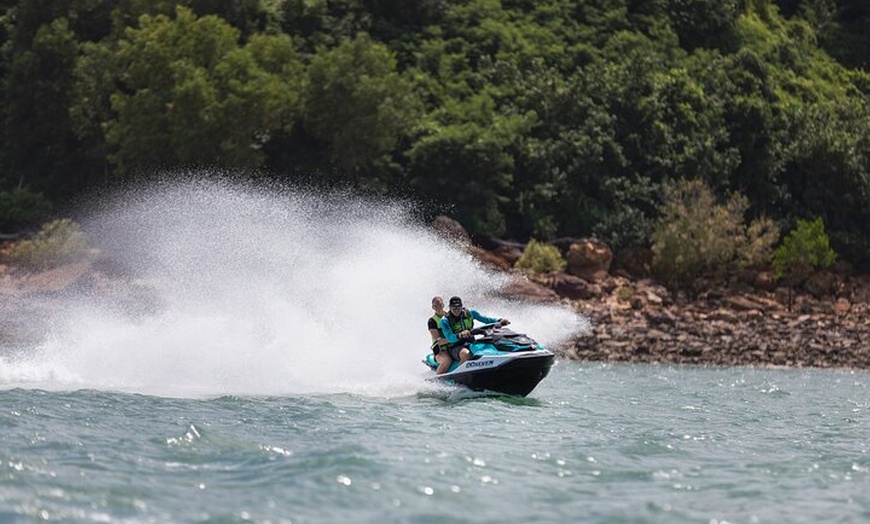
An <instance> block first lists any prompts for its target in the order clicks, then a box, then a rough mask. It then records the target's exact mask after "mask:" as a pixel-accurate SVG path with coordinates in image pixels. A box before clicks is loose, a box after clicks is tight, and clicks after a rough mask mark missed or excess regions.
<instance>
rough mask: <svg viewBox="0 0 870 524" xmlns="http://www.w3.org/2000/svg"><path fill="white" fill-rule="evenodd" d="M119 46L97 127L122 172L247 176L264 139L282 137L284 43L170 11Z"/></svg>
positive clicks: (295, 81)
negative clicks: (117, 86) (161, 168)
mask: <svg viewBox="0 0 870 524" xmlns="http://www.w3.org/2000/svg"><path fill="white" fill-rule="evenodd" d="M140 25H141V28H139V29H133V28H129V29H127V30H126V32H125V35H124V38H123V39H121V40H120V41H119V42H118V51H117V55H116V64H117V66H116V67H117V74H118V78H119V80H120V82H121V83H122V84H123V89H121V90H116V91H115V92H113V93H112V95H111V97H110V100H111V108H112V111H113V112H114V113H115V114H117V117H115V118H112V119H110V120H109V121H108V122H105V127H106V140H107V141H108V143H109V145H110V146H113V148H114V149H115V151H116V152H115V153H114V154H113V155H112V159H113V160H114V161H115V163H116V164H117V166H118V168H119V170H120V171H121V172H124V171H128V170H130V169H133V170H135V169H136V168H141V167H153V166H158V165H165V164H170V165H173V164H174V165H177V164H188V165H189V164H206V165H210V164H218V165H231V166H242V167H256V166H259V165H260V164H261V163H262V162H263V154H262V146H263V143H264V141H265V140H267V139H268V137H269V136H270V133H273V132H276V131H280V130H282V129H285V128H287V127H289V126H290V125H291V124H292V122H293V117H294V115H295V112H296V111H297V107H298V104H299V89H300V87H299V86H300V84H301V81H302V76H301V65H300V64H299V62H298V61H297V59H296V57H295V52H294V50H293V44H292V41H291V40H290V38H289V37H287V36H286V35H276V36H268V35H255V36H253V37H252V38H251V39H250V41H249V42H248V43H247V44H246V45H244V46H240V45H239V43H238V41H239V32H238V30H236V29H234V28H233V27H231V26H229V25H228V24H227V23H226V22H224V21H223V20H221V19H220V18H218V17H215V16H205V17H202V18H197V17H196V16H195V15H194V14H193V13H192V12H191V11H189V10H187V9H185V8H181V7H179V8H178V9H177V11H176V15H175V18H174V19H171V18H169V17H167V16H164V15H158V16H153V17H152V16H148V15H145V16H143V17H142V18H141V19H140Z"/></svg>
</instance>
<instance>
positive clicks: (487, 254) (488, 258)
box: [465, 244, 513, 271]
mask: <svg viewBox="0 0 870 524" xmlns="http://www.w3.org/2000/svg"><path fill="white" fill-rule="evenodd" d="M465 249H466V250H467V251H468V252H469V253H471V256H473V257H474V258H475V259H476V260H478V261H479V262H481V263H483V264H485V265H487V266H490V267H492V268H494V269H498V270H501V271H507V270H509V269H510V268H511V267H513V264H511V263H510V262H508V261H507V260H505V259H504V257H501V256H499V255H498V254H497V253H495V252H493V251H487V250H485V249H483V248H481V247H478V246H475V245H471V244H470V245H468V246H466V248H465Z"/></svg>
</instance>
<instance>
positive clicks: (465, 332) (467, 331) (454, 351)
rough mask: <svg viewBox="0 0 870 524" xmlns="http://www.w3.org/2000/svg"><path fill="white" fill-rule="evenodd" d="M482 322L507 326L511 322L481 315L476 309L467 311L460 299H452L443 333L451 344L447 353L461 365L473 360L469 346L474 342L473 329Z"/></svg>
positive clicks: (443, 325) (444, 321)
mask: <svg viewBox="0 0 870 524" xmlns="http://www.w3.org/2000/svg"><path fill="white" fill-rule="evenodd" d="M475 320H477V321H480V322H483V323H484V324H498V325H499V326H506V325H508V324H510V321H509V320H508V319H506V318H492V317H487V316H485V315H481V314H480V313H479V312H478V311H477V310H476V309H466V308H464V307H462V299H461V298H459V297H451V298H450V309H449V311H448V312H447V314H446V315H444V317H443V318H442V319H441V333H443V335H444V338H445V339H447V342H448V343H449V344H450V346H449V348H448V349H447V351H448V352H449V354H450V358H452V359H453V360H458V361H459V363H460V364H462V363H463V362H465V361H466V360H468V359H469V358H471V349H470V348H469V346H470V345H471V342H472V341H473V340H474V337H473V336H472V334H471V329H472V328H473V327H474V321H475Z"/></svg>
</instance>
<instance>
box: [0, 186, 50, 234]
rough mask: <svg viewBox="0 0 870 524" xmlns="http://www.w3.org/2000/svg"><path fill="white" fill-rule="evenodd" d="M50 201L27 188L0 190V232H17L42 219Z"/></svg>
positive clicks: (45, 215)
mask: <svg viewBox="0 0 870 524" xmlns="http://www.w3.org/2000/svg"><path fill="white" fill-rule="evenodd" d="M49 211H51V203H50V202H49V201H48V200H47V199H46V198H45V197H44V196H43V195H42V194H41V193H35V192H33V191H30V190H28V189H14V190H12V191H0V232H7V233H8V232H17V231H19V230H21V229H22V228H25V227H28V226H31V225H34V224H37V223H39V222H40V221H42V220H44V219H45V218H46V217H47V216H48V213H49Z"/></svg>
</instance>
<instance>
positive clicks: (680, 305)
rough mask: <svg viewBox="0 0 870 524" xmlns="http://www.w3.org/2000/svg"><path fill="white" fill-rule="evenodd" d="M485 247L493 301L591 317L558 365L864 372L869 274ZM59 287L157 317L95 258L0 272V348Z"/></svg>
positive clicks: (29, 332)
mask: <svg viewBox="0 0 870 524" xmlns="http://www.w3.org/2000/svg"><path fill="white" fill-rule="evenodd" d="M451 238H456V237H455V236H454V235H451ZM487 247H488V249H484V248H483V247H480V246H479V245H474V244H471V243H470V242H467V241H466V242H465V248H466V249H467V250H468V251H469V253H470V254H471V255H472V256H473V257H475V258H476V259H477V260H478V261H479V262H480V263H481V264H482V265H484V266H486V267H489V268H490V269H494V270H497V271H500V272H505V273H507V274H508V275H509V276H510V278H509V279H508V280H509V283H508V284H507V285H506V286H504V288H503V289H502V290H501V291H500V295H502V296H503V297H506V298H510V299H515V300H524V301H531V302H538V303H562V304H564V305H565V306H566V307H570V308H572V309H574V310H575V311H577V312H578V313H580V314H582V315H584V316H585V317H587V318H588V319H589V320H590V321H591V323H592V329H591V331H590V332H588V333H582V334H578V335H577V336H575V337H574V338H572V339H570V340H568V341H566V342H565V343H564V344H562V345H561V347H559V348H557V351H558V352H559V354H560V356H561V357H562V358H568V359H573V360H580V361H604V362H642V363H654V362H659V363H671V364H689V365H702V366H785V367H797V368H800V367H817V368H849V369H860V370H870V276H856V275H851V274H849V273H848V271H846V270H842V271H839V272H838V271H825V272H822V273H820V274H818V275H815V276H814V277H813V278H812V279H811V280H810V281H808V282H807V284H806V285H805V288H804V289H802V290H801V291H800V292H798V293H797V294H796V295H794V296H790V295H789V292H788V290H787V289H785V288H782V287H777V286H776V283H775V282H774V280H773V279H772V277H771V275H770V274H765V273H764V272H756V273H748V274H746V275H743V277H742V278H741V279H739V280H738V281H736V282H732V284H731V285H729V286H728V287H726V288H721V289H720V288H715V289H711V290H709V291H707V292H706V293H703V294H701V295H700V296H698V297H694V298H689V297H687V296H685V295H684V294H674V293H672V292H670V291H669V290H668V289H666V288H665V287H663V286H661V285H659V284H657V283H656V282H655V281H653V280H651V279H645V278H633V277H632V276H631V275H630V273H629V272H628V271H627V270H626V269H625V268H624V267H620V268H618V269H611V267H610V266H611V258H610V257H611V255H609V250H608V249H606V246H602V245H601V244H600V243H597V241H595V240H594V239H588V240H580V241H572V242H569V243H568V245H567V248H566V250H567V252H568V253H569V255H571V254H572V253H573V256H569V266H568V268H567V269H566V271H562V272H556V273H548V274H543V275H541V274H531V273H525V272H522V271H519V270H516V269H513V263H514V262H515V261H516V259H517V258H518V257H519V255H520V254H521V252H522V251H521V247H522V246H519V245H516V244H507V243H502V244H499V245H494V244H492V243H490V245H488V246H487ZM68 291H73V295H74V296H76V297H82V296H84V297H88V298H89V299H92V300H95V301H101V300H106V301H108V302H111V303H112V304H113V305H114V306H117V307H119V308H121V309H122V310H124V311H126V312H128V313H131V314H137V313H141V312H143V311H146V312H147V311H148V310H154V309H155V308H158V309H159V304H157V303H156V302H157V301H158V300H159V299H158V298H157V297H155V295H154V294H153V293H151V292H150V287H149V285H148V283H146V282H139V281H137V280H135V279H134V278H132V276H130V275H127V274H125V273H124V272H123V270H121V269H119V268H117V267H115V266H113V265H112V264H111V263H108V262H107V261H105V260H99V259H97V260H95V261H90V262H82V263H78V264H70V265H67V266H62V267H59V268H55V269H52V270H49V271H45V272H42V273H25V272H21V271H18V270H14V269H13V268H10V267H8V266H3V265H0V318H2V319H3V322H0V344H3V345H7V346H10V347H14V346H17V345H19V344H26V343H31V342H34V341H36V340H37V339H38V338H39V337H40V336H42V335H41V333H44V332H45V330H44V329H42V327H43V326H40V325H38V323H39V319H40V318H45V317H46V316H47V315H45V314H44V313H45V312H46V311H48V310H49V309H50V308H52V307H61V306H62V304H63V302H64V301H65V300H67V297H68V296H69V294H68ZM789 301H791V302H792V307H791V308H789V307H788V304H789ZM143 308H144V310H143Z"/></svg>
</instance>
